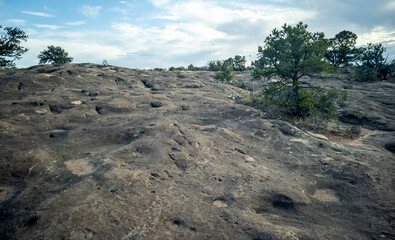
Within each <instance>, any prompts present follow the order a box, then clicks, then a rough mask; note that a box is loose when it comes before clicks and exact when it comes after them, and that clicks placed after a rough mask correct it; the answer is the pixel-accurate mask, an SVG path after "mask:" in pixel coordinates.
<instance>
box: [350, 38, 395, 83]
mask: <svg viewBox="0 0 395 240" xmlns="http://www.w3.org/2000/svg"><path fill="white" fill-rule="evenodd" d="M385 51H386V48H385V47H384V46H383V45H382V44H372V43H369V44H368V46H366V47H362V48H360V52H361V54H360V55H359V57H358V65H359V66H358V68H357V73H358V76H357V80H360V81H376V80H379V79H380V80H386V79H387V77H388V75H389V74H390V67H391V65H390V64H387V59H386V58H384V56H383V55H384V52H385Z"/></svg>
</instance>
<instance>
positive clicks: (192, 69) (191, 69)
mask: <svg viewBox="0 0 395 240" xmlns="http://www.w3.org/2000/svg"><path fill="white" fill-rule="evenodd" d="M188 70H189V71H195V70H196V68H195V67H194V66H193V65H192V64H189V66H188Z"/></svg>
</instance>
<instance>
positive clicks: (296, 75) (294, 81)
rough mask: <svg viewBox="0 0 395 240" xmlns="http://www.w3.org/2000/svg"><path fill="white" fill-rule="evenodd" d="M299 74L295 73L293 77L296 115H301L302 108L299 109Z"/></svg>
mask: <svg viewBox="0 0 395 240" xmlns="http://www.w3.org/2000/svg"><path fill="white" fill-rule="evenodd" d="M298 81H299V80H298V73H297V72H296V73H294V75H293V76H292V86H293V92H294V99H295V107H296V114H299V112H300V107H299V84H298Z"/></svg>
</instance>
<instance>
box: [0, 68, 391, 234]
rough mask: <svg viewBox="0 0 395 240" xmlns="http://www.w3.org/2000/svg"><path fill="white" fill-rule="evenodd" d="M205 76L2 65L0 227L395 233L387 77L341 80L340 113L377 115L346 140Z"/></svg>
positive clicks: (10, 230)
mask: <svg viewBox="0 0 395 240" xmlns="http://www.w3.org/2000/svg"><path fill="white" fill-rule="evenodd" d="M213 76H214V74H213V73H210V72H147V71H142V70H131V69H124V68H117V67H104V66H100V65H93V64H78V65H63V66H50V65H47V66H35V67H31V68H29V69H25V70H7V71H1V72H0V86H1V88H0V144H1V146H0V238H1V239H248V240H252V239H391V238H394V218H395V214H394V202H393V201H394V199H395V196H394V172H395V167H394V153H393V152H394V145H395V144H394V132H393V130H394V127H393V126H394V125H393V124H394V114H393V113H394V112H393V110H394V108H393V107H394V105H393V104H394V88H393V85H391V84H389V83H383V84H380V83H375V84H374V85H368V84H366V86H365V85H358V86H360V87H361V89H358V87H356V86H357V84H358V83H345V84H347V85H352V86H353V88H352V89H353V91H350V98H351V99H352V101H353V102H356V104H355V106H354V105H352V106H350V109H348V110H347V111H348V113H349V116H348V118H349V119H364V116H367V115H368V114H370V115H373V114H374V115H375V116H376V117H377V119H381V118H385V119H386V121H385V124H384V125H380V124H379V125H377V126H379V127H378V128H374V124H373V125H372V124H370V125H369V126H371V129H370V130H386V131H371V132H370V134H367V135H365V136H364V137H363V138H361V139H357V140H355V141H352V142H348V143H347V144H345V143H336V142H330V141H326V140H321V139H318V138H314V137H313V136H311V135H308V134H306V133H304V132H303V131H301V130H299V129H297V128H295V127H293V126H291V125H290V124H288V123H286V122H283V121H277V120H267V119H263V118H261V117H260V116H259V115H258V114H257V113H256V110H254V109H252V108H250V107H247V106H244V105H239V104H236V103H235V102H234V101H232V100H230V99H229V98H228V96H229V95H230V94H242V93H243V91H244V90H242V89H239V88H236V87H233V86H229V85H224V84H218V83H213V82H212V81H210V80H212V78H213ZM370 86H374V88H375V89H380V90H382V91H383V92H386V93H388V92H389V93H390V95H388V96H387V95H386V97H385V99H387V100H388V101H387V100H386V103H384V102H383V101H384V98H382V97H380V96H375V97H373V98H366V96H365V95H364V91H368V90H367V89H368V88H370ZM354 90H355V91H354ZM359 90H360V91H359ZM355 99H356V100H355ZM357 102H360V104H357ZM387 102H388V103H390V105H386V104H387ZM367 104H370V106H372V107H374V109H373V110H372V111H371V110H370V109H369V106H366V105H367ZM391 111H392V112H391ZM350 114H353V116H355V117H353V116H351V115H350ZM376 117H375V118H376ZM345 118H347V117H345ZM372 118H373V117H372ZM366 119H370V118H369V117H368V116H367V117H366ZM355 121H357V120H355ZM353 123H359V122H358V121H357V122H353ZM364 123H369V122H368V121H366V122H364ZM372 126H373V127H372Z"/></svg>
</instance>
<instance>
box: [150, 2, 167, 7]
mask: <svg viewBox="0 0 395 240" xmlns="http://www.w3.org/2000/svg"><path fill="white" fill-rule="evenodd" d="M170 1H171V0H150V2H151V3H152V5H154V6H155V7H161V6H163V5H165V4H167V3H169V2H170Z"/></svg>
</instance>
